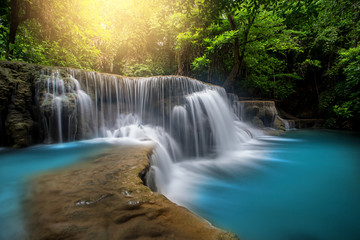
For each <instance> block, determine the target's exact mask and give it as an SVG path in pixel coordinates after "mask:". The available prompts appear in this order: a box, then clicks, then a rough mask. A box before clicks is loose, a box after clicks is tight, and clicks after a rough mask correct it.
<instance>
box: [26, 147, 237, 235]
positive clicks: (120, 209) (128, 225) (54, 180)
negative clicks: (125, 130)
mask: <svg viewBox="0 0 360 240" xmlns="http://www.w3.org/2000/svg"><path fill="white" fill-rule="evenodd" d="M151 151H152V149H151V148H150V147H118V148H116V149H113V150H110V151H109V152H108V153H106V154H103V155H101V156H100V157H98V158H97V159H95V160H93V161H91V162H88V163H85V164H81V165H78V166H75V167H73V168H70V169H65V170H60V171H56V172H52V173H50V174H46V175H42V176H39V177H36V178H35V179H33V180H32V184H31V187H30V192H29V195H28V198H27V201H26V202H25V208H26V209H27V223H28V229H29V239H37V240H41V239H47V240H50V239H186V240H191V239H194V240H195V239H196V240H198V239H210V240H211V239H223V240H226V239H229V240H230V239H238V238H237V237H236V236H235V235H234V234H231V233H228V232H225V231H222V230H220V229H217V228H215V227H213V226H211V225H210V224H209V223H208V222H206V221H205V220H203V219H201V218H200V217H198V216H196V215H195V214H194V213H192V212H190V211H189V210H187V209H185V208H183V207H180V206H178V205H176V204H174V203H172V202H170V201H169V200H168V199H167V198H166V197H164V196H163V195H161V194H158V193H154V192H152V191H151V190H150V189H149V188H148V187H146V186H145V185H144V184H143V181H142V180H141V176H143V174H144V171H143V170H144V169H148V168H149V159H148V156H149V155H150V154H151Z"/></svg>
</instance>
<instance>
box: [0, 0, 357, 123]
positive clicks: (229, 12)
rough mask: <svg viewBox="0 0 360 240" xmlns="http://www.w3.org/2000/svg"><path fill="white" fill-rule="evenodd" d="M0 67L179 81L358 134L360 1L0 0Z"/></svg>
mask: <svg viewBox="0 0 360 240" xmlns="http://www.w3.org/2000/svg"><path fill="white" fill-rule="evenodd" d="M0 3H1V8H0V60H11V61H25V62H30V63H38V64H42V65H48V66H64V67H73V68H81V69H87V70H94V71H100V72H107V73H114V74H120V75H125V76H137V77H140V76H154V75H174V74H177V75H183V76H189V77H193V78H196V79H199V80H202V81H204V82H209V83H213V84H218V85H222V86H224V87H225V88H226V89H227V90H228V91H229V92H232V93H236V94H237V95H239V96H240V97H242V98H260V99H272V100H275V101H276V103H277V105H278V106H279V107H280V108H281V109H284V110H285V111H287V112H288V113H290V114H292V115H294V116H295V117H299V118H323V119H325V126H326V127H329V128H345V129H357V130H358V129H359V128H360V124H359V121H360V44H359V39H360V3H359V2H358V0H336V1H335V0H330V1H329V0H277V1H272V0H109V1H105V0H76V1H75V0H61V1H59V0H0Z"/></svg>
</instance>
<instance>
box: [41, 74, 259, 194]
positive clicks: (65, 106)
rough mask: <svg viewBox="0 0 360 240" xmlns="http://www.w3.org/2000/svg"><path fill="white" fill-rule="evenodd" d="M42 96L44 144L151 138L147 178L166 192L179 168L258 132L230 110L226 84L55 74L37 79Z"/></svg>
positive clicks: (218, 155)
mask: <svg viewBox="0 0 360 240" xmlns="http://www.w3.org/2000/svg"><path fill="white" fill-rule="evenodd" d="M64 75H65V76H64ZM37 93H38V95H37V96H38V104H39V107H40V112H41V114H42V119H43V121H42V123H43V128H44V129H45V130H44V134H45V138H46V141H47V142H62V141H73V140H78V139H87V138H98V137H102V138H129V139H136V140H151V141H152V142H153V143H154V144H155V149H154V156H153V160H152V161H153V162H152V168H151V170H150V173H154V174H152V178H150V179H153V180H155V185H156V187H157V190H158V191H160V192H162V193H164V194H169V195H172V194H171V189H170V188H169V182H170V179H171V178H172V175H173V174H176V173H175V172H176V171H177V170H176V166H183V165H184V163H185V162H186V164H187V165H189V163H195V162H201V163H202V164H203V163H204V162H206V161H204V159H205V160H208V161H210V162H212V164H215V165H216V164H219V163H220V160H219V159H222V160H224V156H226V155H227V154H228V153H229V152H231V151H237V150H239V149H240V148H241V145H242V144H245V143H246V142H248V141H249V140H250V139H251V138H252V136H253V135H256V134H257V133H256V131H255V130H253V129H251V128H250V127H249V126H247V125H246V124H244V123H242V122H240V121H239V119H238V118H237V117H236V116H235V114H234V113H233V112H232V110H231V107H230V105H229V103H228V100H227V95H226V92H225V90H224V89H223V88H221V87H217V86H214V85H208V84H204V83H202V82H199V81H197V80H194V79H190V78H185V77H178V76H168V77H150V78H134V79H130V78H124V77H120V76H114V75H106V74H99V73H94V72H84V71H80V70H69V71H67V72H66V73H60V72H59V71H53V72H52V73H44V74H43V75H42V76H41V77H40V79H39V81H38V83H37ZM235 156H236V154H235ZM238 157H239V156H236V157H235V158H238ZM230 158H231V159H233V158H234V155H231V157H230ZM230 158H229V157H225V159H230ZM208 161H207V162H208ZM223 162H226V161H223ZM186 164H185V165H186ZM181 168H182V169H183V167H181ZM149 181H151V180H149ZM175 200H176V199H175Z"/></svg>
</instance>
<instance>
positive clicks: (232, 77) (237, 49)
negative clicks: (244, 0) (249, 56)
mask: <svg viewBox="0 0 360 240" xmlns="http://www.w3.org/2000/svg"><path fill="white" fill-rule="evenodd" d="M255 17H256V12H255V13H254V14H253V15H251V16H249V19H248V24H247V26H246V28H245V30H244V34H243V37H242V42H241V43H242V45H241V46H240V42H239V38H236V39H235V41H234V46H233V54H234V66H233V68H232V70H231V72H230V74H229V76H228V77H227V78H226V81H225V83H224V87H225V88H226V89H227V90H230V91H233V90H234V85H235V82H236V80H237V79H238V78H240V76H241V71H242V68H243V65H244V58H245V51H246V44H247V41H248V38H249V33H250V29H251V27H252V25H253V23H254V21H255ZM228 20H229V23H230V28H231V30H236V23H235V19H234V16H233V15H229V16H228Z"/></svg>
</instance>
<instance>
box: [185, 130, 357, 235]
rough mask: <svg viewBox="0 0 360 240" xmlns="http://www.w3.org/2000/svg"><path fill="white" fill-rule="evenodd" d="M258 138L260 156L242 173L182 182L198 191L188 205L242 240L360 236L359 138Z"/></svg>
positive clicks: (326, 134)
mask: <svg viewBox="0 0 360 240" xmlns="http://www.w3.org/2000/svg"><path fill="white" fill-rule="evenodd" d="M259 141H262V142H264V143H265V144H258V145H256V146H253V148H256V149H257V150H258V151H262V152H263V153H264V154H263V156H262V158H258V159H257V160H255V161H253V162H254V163H253V164H251V165H249V164H246V165H243V166H244V167H243V168H241V170H239V171H238V172H237V173H234V172H232V174H225V175H224V174H223V175H221V176H219V175H218V174H212V175H209V174H208V172H207V173H205V174H204V175H206V176H203V177H202V178H201V180H199V179H200V178H199V177H198V178H195V179H197V180H198V181H197V182H195V181H194V182H191V180H189V181H188V182H186V183H184V182H183V183H182V186H183V188H184V189H186V187H184V185H186V186H188V188H187V190H190V191H188V192H187V194H190V195H192V194H194V196H193V197H192V200H191V201H188V202H185V203H184V205H186V206H188V207H189V208H191V209H192V210H193V211H195V212H196V213H198V214H199V215H201V216H203V217H205V218H206V219H208V220H209V221H210V222H212V223H213V224H214V225H216V226H219V227H223V228H225V229H228V230H231V231H233V232H235V233H237V234H238V235H239V236H240V238H241V239H244V240H247V239H252V240H263V239H267V240H298V239H299V240H300V239H301V240H329V239H330V240H331V239H347V240H352V239H353V240H358V239H360V228H359V223H360V205H359V202H360V136H359V135H358V134H350V133H343V132H335V131H295V132H291V133H288V134H287V135H286V136H285V137H279V138H263V139H261V140H259ZM238 160H239V162H241V161H242V162H244V161H245V160H244V159H240V158H239V159H238ZM235 171H237V170H236V168H235ZM197 174H199V173H197ZM189 186H190V187H189ZM183 194H184V193H183Z"/></svg>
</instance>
